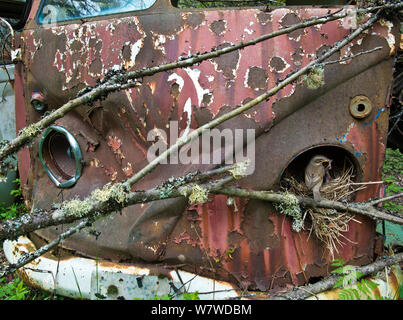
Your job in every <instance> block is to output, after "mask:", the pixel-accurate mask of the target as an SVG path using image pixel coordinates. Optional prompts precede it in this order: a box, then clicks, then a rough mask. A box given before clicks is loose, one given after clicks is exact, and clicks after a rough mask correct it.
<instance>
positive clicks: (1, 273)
mask: <svg viewBox="0 0 403 320" xmlns="http://www.w3.org/2000/svg"><path fill="white" fill-rule="evenodd" d="M90 225H91V221H90V219H85V220H83V221H81V222H80V223H79V224H77V225H76V226H74V227H71V228H70V229H68V230H67V231H65V232H63V233H62V234H60V235H59V236H58V237H57V238H56V239H55V240H53V241H52V242H49V243H48V244H46V245H44V246H43V247H41V248H40V249H38V250H36V251H35V252H32V253H29V254H26V255H23V256H22V257H20V258H19V259H18V261H17V262H16V263H13V264H9V265H7V266H4V267H2V268H0V279H1V278H3V277H5V276H7V275H9V274H10V273H13V272H15V271H16V270H18V269H19V268H21V267H23V266H25V265H26V264H28V263H30V262H32V261H34V260H35V259H36V258H39V257H40V256H42V255H43V254H45V253H46V252H49V251H50V250H52V249H53V248H54V247H56V246H57V245H58V244H59V243H60V242H62V241H63V240H65V239H67V238H68V237H70V236H72V235H73V234H75V233H77V232H78V231H80V230H81V229H83V228H85V227H88V226H90Z"/></svg>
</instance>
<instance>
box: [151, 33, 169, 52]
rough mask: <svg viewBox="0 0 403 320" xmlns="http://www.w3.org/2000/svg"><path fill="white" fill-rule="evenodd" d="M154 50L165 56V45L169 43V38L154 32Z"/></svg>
mask: <svg viewBox="0 0 403 320" xmlns="http://www.w3.org/2000/svg"><path fill="white" fill-rule="evenodd" d="M151 33H152V35H153V43H154V48H155V49H157V50H160V51H161V52H162V53H163V54H164V55H165V47H164V44H165V43H166V42H167V38H166V37H165V36H164V35H163V34H156V33H154V32H152V31H151Z"/></svg>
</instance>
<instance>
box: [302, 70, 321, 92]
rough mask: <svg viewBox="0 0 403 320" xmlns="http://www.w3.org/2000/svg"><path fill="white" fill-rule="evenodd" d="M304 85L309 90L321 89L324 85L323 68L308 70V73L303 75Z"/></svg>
mask: <svg viewBox="0 0 403 320" xmlns="http://www.w3.org/2000/svg"><path fill="white" fill-rule="evenodd" d="M304 83H305V85H306V86H307V87H308V88H309V89H311V90H316V89H319V88H320V87H322V86H323V85H324V84H325V80H324V70H323V68H320V67H317V68H312V69H310V70H309V71H308V73H307V74H305V75H304Z"/></svg>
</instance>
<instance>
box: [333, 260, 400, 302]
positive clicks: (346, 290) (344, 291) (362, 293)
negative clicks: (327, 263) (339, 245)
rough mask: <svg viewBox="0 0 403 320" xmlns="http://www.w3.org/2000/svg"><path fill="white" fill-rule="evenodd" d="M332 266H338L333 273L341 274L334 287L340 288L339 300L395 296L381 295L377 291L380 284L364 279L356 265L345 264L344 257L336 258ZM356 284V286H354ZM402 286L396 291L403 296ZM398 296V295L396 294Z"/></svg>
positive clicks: (384, 298)
mask: <svg viewBox="0 0 403 320" xmlns="http://www.w3.org/2000/svg"><path fill="white" fill-rule="evenodd" d="M332 266H334V267H338V268H336V269H335V270H333V271H332V272H331V273H333V274H338V275H341V277H340V278H339V279H338V280H337V282H336V283H335V285H334V286H333V288H334V289H340V291H339V298H338V299H339V300H374V297H375V300H392V299H393V298H390V297H384V296H380V295H379V294H377V293H376V292H375V288H376V287H378V284H377V283H375V282H374V281H371V280H368V279H363V278H362V277H363V276H364V275H363V274H362V273H361V272H359V271H357V269H356V267H354V266H351V265H345V263H344V259H343V258H341V259H335V261H334V262H333V263H332ZM353 285H356V288H354V287H353ZM402 291H403V290H402V287H400V288H399V290H398V291H397V292H396V295H397V294H399V295H400V297H402V294H403V292H402ZM395 298H396V296H395Z"/></svg>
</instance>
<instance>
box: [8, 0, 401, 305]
mask: <svg viewBox="0 0 403 320" xmlns="http://www.w3.org/2000/svg"><path fill="white" fill-rule="evenodd" d="M175 3H177V1H175ZM25 8H26V9H27V10H26V11H27V12H28V16H27V20H26V23H25V24H24V26H23V28H22V29H20V31H19V32H17V33H16V39H15V41H16V44H15V45H16V48H19V49H20V60H19V61H18V62H16V66H15V70H16V71H15V79H16V80H15V97H16V114H17V119H16V123H17V130H20V129H22V128H23V127H25V126H26V125H28V124H30V123H34V122H36V121H38V120H40V119H41V117H43V116H44V115H46V113H47V112H50V111H52V110H54V109H57V108H59V107H60V106H62V105H63V104H65V103H66V102H67V101H69V99H72V98H74V97H76V96H77V94H78V93H79V92H80V90H82V89H84V88H86V87H88V86H94V85H96V84H97V81H99V79H103V78H104V77H105V76H106V75H107V74H108V72H110V71H111V70H135V69H141V68H143V67H148V66H158V65H160V64H163V63H167V62H171V61H176V60H178V59H180V58H181V57H187V56H189V55H192V54H197V53H198V52H206V51H210V50H211V49H212V48H216V49H220V48H224V47H227V46H230V45H232V44H235V43H238V42H240V41H247V40H250V39H253V38H256V37H258V36H260V35H263V34H267V33H270V32H272V31H274V30H278V29H280V28H283V27H286V26H290V25H293V24H296V23H299V22H301V21H302V20H304V19H308V18H311V17H318V16H325V15H327V14H329V12H331V11H329V10H338V8H339V7H337V6H336V7H330V6H328V7H326V6H317V7H313V6H300V7H297V6H291V7H286V6H274V7H270V8H269V7H266V6H260V7H248V8H193V9H183V8H178V7H175V6H174V5H172V3H171V2H170V1H168V0H144V1H136V0H133V1H118V0H116V1H95V0H94V1H90V0H89V1H53V0H33V1H28V2H27V3H26V6H25ZM345 9H349V10H351V12H352V14H351V15H350V16H348V17H346V18H344V19H340V20H337V21H333V22H329V23H326V24H321V25H315V26H311V27H307V28H304V29H298V30H295V31H293V32H291V33H289V34H287V35H282V36H279V37H276V38H273V39H270V40H268V41H264V42H260V43H258V44H256V45H254V46H249V47H246V48H244V49H243V50H241V51H234V52H232V53H229V54H226V55H223V56H220V57H218V58H214V59H210V60H207V61H204V62H202V63H200V64H198V65H194V66H191V67H187V68H183V69H174V70H171V71H167V72H161V73H157V74H155V75H153V76H150V77H144V78H143V79H142V83H141V85H140V86H137V87H135V88H131V89H127V90H122V91H119V92H115V93H113V94H110V95H108V96H107V97H105V98H104V99H102V100H101V101H97V102H95V103H94V104H92V105H91V106H88V105H85V106H82V107H79V108H77V109H75V110H73V111H72V112H70V113H68V114H67V115H66V116H64V117H63V118H61V119H60V120H58V121H57V122H56V123H54V125H53V126H52V127H50V128H48V129H47V130H46V131H45V132H43V134H42V135H41V137H39V138H38V139H37V140H35V141H34V143H32V144H31V145H30V146H29V148H25V149H24V150H22V151H21V152H20V153H19V155H18V161H19V174H20V179H21V182H22V185H23V192H24V197H25V199H26V201H27V205H28V206H29V207H30V208H43V209H49V208H50V207H51V206H52V204H54V203H59V202H62V201H65V200H69V199H73V198H75V197H79V198H80V199H83V198H85V197H86V196H88V195H89V194H90V193H91V192H92V191H93V190H95V189H96V188H102V187H103V186H104V185H105V184H107V183H112V184H113V183H116V182H118V181H123V180H125V179H127V178H129V177H131V176H133V174H134V173H136V172H138V171H139V170H141V169H142V168H143V167H144V166H145V165H146V164H147V163H148V161H149V159H148V158H147V152H148V150H149V149H150V147H152V145H153V143H154V142H155V141H150V139H148V138H147V137H148V134H149V132H151V131H152V130H154V129H155V128H160V129H163V130H167V131H169V128H170V126H171V124H172V123H177V124H178V130H179V131H183V130H186V129H195V128H197V127H199V126H201V125H203V124H205V123H207V122H209V121H210V120H212V119H214V118H216V117H217V116H219V115H221V114H223V113H225V112H227V111H228V110H231V109H232V108H235V107H236V106H238V105H241V104H242V103H245V102H247V101H249V100H250V99H253V98H254V97H257V96H259V95H260V94H262V93H263V92H265V91H267V90H268V89H269V88H271V87H273V86H275V85H276V83H278V82H279V81H281V80H282V79H284V78H285V77H286V76H287V75H288V74H290V73H291V72H293V71H294V70H296V69H298V68H300V67H301V66H304V65H306V64H307V63H309V62H310V61H312V60H313V59H315V58H316V57H318V56H320V55H321V54H323V52H325V51H326V50H328V49H329V48H330V47H331V46H332V45H333V44H334V43H335V42H337V41H340V40H341V39H343V38H344V37H345V36H346V35H348V34H349V32H350V31H351V30H354V28H356V27H357V23H358V22H359V21H358V20H357V15H356V14H354V12H355V11H354V10H356V8H355V7H354V6H350V7H346V8H345ZM398 41H399V38H398V26H397V25H394V24H393V23H392V22H389V21H386V20H381V21H380V22H378V23H377V24H375V25H374V26H373V27H372V28H371V29H370V30H369V31H368V32H366V33H363V34H362V35H361V36H359V37H358V38H357V39H356V40H354V41H353V42H352V43H351V44H349V45H348V46H346V47H345V48H343V49H342V50H341V51H340V52H339V53H337V54H335V55H333V56H332V59H331V60H336V63H330V64H327V65H325V66H324V67H323V72H324V73H323V83H321V85H320V86H318V87H316V88H310V87H307V85H306V83H305V82H303V81H298V82H296V83H293V84H290V85H288V86H286V87H285V88H284V89H283V90H281V91H280V92H279V93H277V94H276V95H275V96H273V97H271V98H270V99H268V100H266V101H263V102H261V103H260V104H259V105H258V106H256V107H255V108H253V109H251V110H250V111H248V112H247V113H245V114H242V115H239V116H237V117H235V118H234V119H231V120H230V121H227V122H225V123H223V124H221V125H220V126H219V127H218V129H220V130H224V129H228V130H230V131H229V132H234V130H236V129H238V130H240V129H241V130H244V131H245V132H246V131H247V130H253V132H254V137H255V139H254V140H253V144H254V148H255V149H254V150H255V154H254V156H253V164H254V171H253V173H251V174H250V175H248V176H246V177H245V178H243V179H240V180H238V181H236V184H237V185H238V186H240V187H242V188H247V189H256V190H280V189H281V185H282V181H284V179H285V177H288V178H289V177H293V178H295V179H297V180H298V179H300V180H301V179H303V178H302V177H303V174H304V169H305V167H306V165H307V164H308V162H309V160H310V159H311V158H312V157H313V156H314V155H316V154H321V155H324V156H326V157H327V158H329V159H332V170H333V172H337V171H340V170H342V168H343V167H345V166H346V163H347V164H349V165H350V166H351V167H352V170H353V171H352V172H353V177H354V181H356V182H370V181H379V180H380V174H381V173H380V168H381V166H382V162H383V156H384V152H385V146H386V133H387V127H388V114H389V109H388V104H389V98H388V94H389V91H388V90H389V89H388V88H389V86H390V84H391V81H392V73H393V65H394V59H393V55H394V54H395V51H396V47H397V46H398ZM378 47H379V50H376V51H374V52H371V53H370V54H364V55H360V56H357V57H356V58H354V59H351V60H340V61H339V62H337V60H338V59H342V58H343V57H347V56H349V55H354V54H356V53H359V52H363V51H369V50H372V49H373V48H378ZM171 138H172V137H168V141H166V143H167V144H170V143H171V141H169V140H170V139H171ZM247 147H248V145H246V144H245V146H244V148H245V150H246V149H247ZM221 151H222V152H221ZM221 151H220V154H221V155H222V158H221V159H222V161H224V159H225V157H228V156H230V154H229V153H228V150H226V149H225V148H222V150H221ZM214 167H217V164H216V163H212V164H208V163H200V164H198V163H193V162H190V163H187V164H186V163H176V164H175V163H166V164H161V165H160V166H158V167H157V168H156V169H155V170H154V171H152V172H151V173H150V174H148V175H147V176H146V177H145V178H144V179H142V180H141V181H139V182H138V183H137V184H135V186H134V189H136V190H145V189H149V188H152V187H155V186H157V185H160V184H162V183H163V182H164V181H167V180H168V179H169V178H171V177H181V176H183V175H184V174H187V173H190V172H194V171H196V170H201V171H203V170H208V169H212V168H214ZM381 191H382V190H381V189H380V185H379V184H376V183H374V184H370V185H368V186H367V187H366V188H365V189H362V190H360V191H358V192H357V193H356V194H355V199H354V200H355V201H365V200H368V199H369V198H375V197H378V196H379V195H380V193H381ZM230 200H231V201H229V198H228V197H227V196H224V195H210V196H209V199H208V201H206V202H205V203H199V204H193V205H189V204H188V201H187V199H186V198H183V197H182V198H175V199H164V200H159V201H154V202H150V203H144V204H138V205H133V206H130V207H126V208H124V209H123V210H122V211H121V212H116V213H113V214H111V215H107V216H105V217H103V218H101V219H99V220H98V221H96V223H95V224H94V225H93V227H92V228H91V229H88V230H86V231H82V232H80V233H78V234H76V235H74V236H72V237H71V238H69V239H67V240H66V241H64V242H63V244H62V246H60V248H59V249H58V250H56V251H54V252H52V254H50V253H49V254H47V255H45V256H43V257H41V258H40V259H39V260H37V261H35V262H34V263H32V264H30V265H29V266H30V268H27V269H25V270H23V274H24V276H25V279H26V280H27V281H29V282H30V283H31V284H33V285H36V286H39V287H41V288H44V289H47V290H54V289H55V290H56V292H58V293H60V294H64V295H67V296H78V295H79V294H80V295H82V296H83V297H85V298H95V297H107V298H117V297H124V298H126V299H128V298H135V297H138V298H149V297H153V296H154V295H155V294H157V295H162V294H167V293H175V292H181V290H182V291H183V290H184V289H186V290H188V291H190V292H192V291H198V292H199V295H200V297H202V298H205V297H207V298H212V297H214V298H223V297H234V296H237V295H239V294H240V292H245V290H249V291H260V292H268V291H269V290H275V289H278V288H284V287H285V286H286V285H290V284H291V285H302V284H306V283H309V282H314V281H317V280H319V279H321V278H323V277H325V276H326V275H328V274H329V265H330V263H331V262H332V260H333V259H334V257H344V259H345V260H346V261H349V263H351V264H355V265H363V264H366V263H369V262H371V261H373V259H374V258H375V255H376V253H375V248H376V241H377V237H376V231H375V227H376V226H375V222H374V221H373V220H371V219H369V218H367V217H364V216H356V217H355V220H354V221H350V222H349V224H348V229H346V230H345V232H344V235H345V237H346V238H348V239H349V240H350V241H345V242H344V244H343V245H340V246H339V247H338V251H337V253H336V255H335V256H332V255H331V254H330V252H329V250H328V248H326V246H324V245H323V243H322V242H321V241H320V240H319V239H318V238H316V237H315V236H313V235H311V234H310V232H309V230H301V231H300V232H296V231H295V230H294V229H293V227H292V219H291V218H290V217H287V216H285V215H283V214H281V212H279V210H278V209H276V207H275V206H274V205H273V204H271V203H268V202H263V201H260V200H248V199H241V198H233V199H230ZM67 228H68V226H67V225H60V226H57V227H50V228H46V229H41V230H38V231H36V232H34V233H32V234H30V235H29V237H23V238H20V239H19V241H17V242H8V243H7V244H6V246H5V251H6V254H7V257H8V258H9V260H10V261H12V260H13V259H16V257H17V256H18V254H21V252H23V251H24V250H33V248H35V247H39V246H41V245H42V244H44V243H47V242H49V241H50V240H52V239H54V238H55V236H56V235H57V234H59V233H61V232H62V231H63V230H66V229H67ZM16 249H18V250H16Z"/></svg>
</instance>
